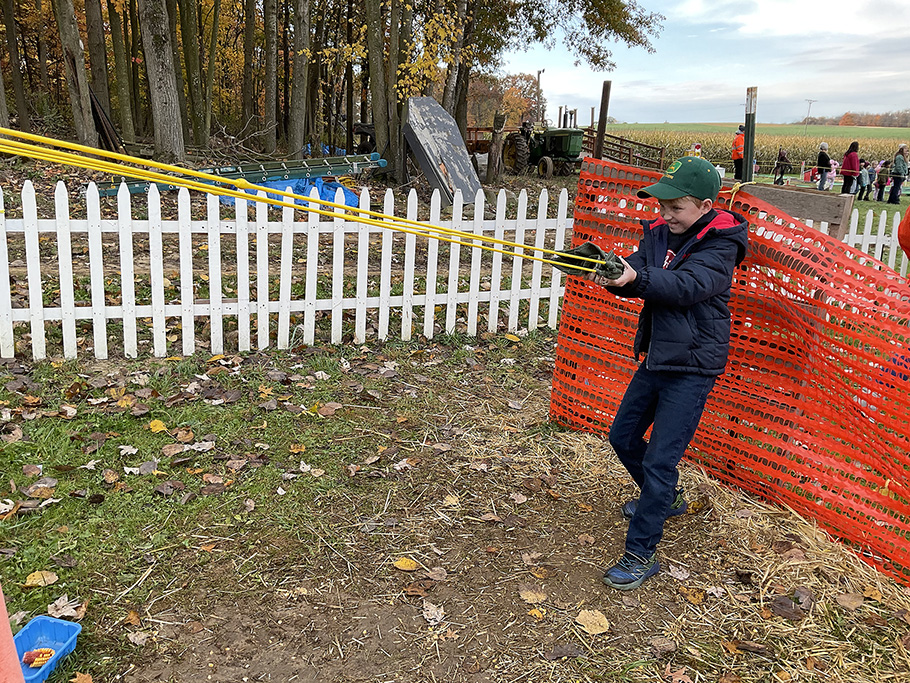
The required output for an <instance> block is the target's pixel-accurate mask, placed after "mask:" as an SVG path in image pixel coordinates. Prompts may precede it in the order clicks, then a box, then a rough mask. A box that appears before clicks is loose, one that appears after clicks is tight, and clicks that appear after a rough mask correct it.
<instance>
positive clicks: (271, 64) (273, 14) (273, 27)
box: [262, 0, 278, 154]
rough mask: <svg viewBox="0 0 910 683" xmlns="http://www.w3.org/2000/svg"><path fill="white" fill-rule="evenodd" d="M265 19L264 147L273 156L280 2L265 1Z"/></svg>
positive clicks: (275, 135) (275, 142) (276, 142)
mask: <svg viewBox="0 0 910 683" xmlns="http://www.w3.org/2000/svg"><path fill="white" fill-rule="evenodd" d="M262 13H263V17H264V19H265V106H264V111H263V112H262V147H263V150H264V151H265V152H266V153H267V154H271V153H273V152H274V151H275V148H276V147H277V146H278V138H277V130H276V129H277V124H278V121H277V118H276V116H275V112H276V110H277V107H278V2H277V0H263V3H262Z"/></svg>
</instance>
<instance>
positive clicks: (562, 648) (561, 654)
mask: <svg viewBox="0 0 910 683" xmlns="http://www.w3.org/2000/svg"><path fill="white" fill-rule="evenodd" d="M583 654H584V651H583V650H581V649H580V648H578V647H576V646H575V645H571V644H567V643H557V644H556V645H554V646H553V649H551V650H549V651H547V652H545V653H544V655H543V658H544V659H546V660H547V661H550V662H553V661H556V660H557V659H563V658H565V657H578V656H580V655H583Z"/></svg>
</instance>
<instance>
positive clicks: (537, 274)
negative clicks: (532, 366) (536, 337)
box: [528, 188, 549, 331]
mask: <svg viewBox="0 0 910 683" xmlns="http://www.w3.org/2000/svg"><path fill="white" fill-rule="evenodd" d="M548 203H549V197H548V195H547V190H546V188H544V189H543V190H541V191H540V198H539V199H538V200H537V223H536V227H535V228H534V229H535V233H534V247H535V248H536V249H541V248H543V245H544V239H545V238H546V230H545V229H544V225H545V224H546V219H547V204H548ZM534 255H535V256H541V255H542V254H541V253H540V252H539V251H536V252H534ZM532 264H533V265H532V266H531V301H530V306H528V309H529V310H528V331H534V330H536V329H537V328H538V326H539V324H540V281H541V276H542V274H543V263H541V262H540V261H532Z"/></svg>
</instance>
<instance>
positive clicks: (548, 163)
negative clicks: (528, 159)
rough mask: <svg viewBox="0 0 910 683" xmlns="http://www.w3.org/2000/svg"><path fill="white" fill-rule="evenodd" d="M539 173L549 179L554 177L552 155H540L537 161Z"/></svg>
mask: <svg viewBox="0 0 910 683" xmlns="http://www.w3.org/2000/svg"><path fill="white" fill-rule="evenodd" d="M537 175H539V176H540V177H541V178H545V179H546V180H549V179H550V178H552V177H553V160H552V159H551V158H550V157H540V161H538V162H537Z"/></svg>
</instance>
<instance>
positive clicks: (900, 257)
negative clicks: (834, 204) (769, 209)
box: [803, 209, 910, 277]
mask: <svg viewBox="0 0 910 683" xmlns="http://www.w3.org/2000/svg"><path fill="white" fill-rule="evenodd" d="M803 222H804V223H805V224H806V225H808V226H809V227H812V226H813V221H812V220H805V221H803ZM900 222H901V214H899V213H897V212H895V213H892V214H889V213H888V212H887V211H882V212H881V213H880V214H879V217H878V220H877V221H876V220H875V215H874V212H873V210H872V209H869V210H868V211H867V212H866V218H865V220H864V221H863V223H862V229H860V214H859V209H853V213H852V214H850V229H849V231H848V232H847V234H846V236H845V237H844V242H845V243H846V244H848V245H850V246H851V247H853V248H855V249H858V250H859V251H862V252H864V253H866V254H869V255H870V256H873V257H875V258H876V259H878V260H879V261H883V262H884V263H886V264H887V265H888V267H889V268H891V269H892V270H895V271H897V272H898V273H900V274H901V275H903V276H905V277H906V275H907V270H908V266H910V258H908V257H907V255H906V254H904V252H903V250H902V249H901V246H900V244H899V243H898V241H897V227H898V225H900ZM817 227H818V229H819V230H821V231H822V232H824V233H825V234H830V233H829V232H828V224H827V223H824V222H822V223H819V225H818V226H817Z"/></svg>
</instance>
